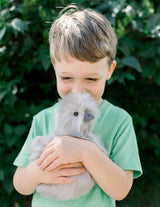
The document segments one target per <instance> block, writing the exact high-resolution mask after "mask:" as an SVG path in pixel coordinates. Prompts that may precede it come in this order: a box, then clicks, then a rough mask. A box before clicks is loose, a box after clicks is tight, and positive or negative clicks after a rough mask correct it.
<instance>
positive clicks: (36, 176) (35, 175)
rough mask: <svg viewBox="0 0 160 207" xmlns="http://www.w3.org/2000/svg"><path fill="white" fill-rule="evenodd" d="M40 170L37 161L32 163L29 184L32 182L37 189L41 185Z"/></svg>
mask: <svg viewBox="0 0 160 207" xmlns="http://www.w3.org/2000/svg"><path fill="white" fill-rule="evenodd" d="M40 171H41V170H40V168H39V166H38V165H37V160H35V161H33V162H31V163H30V164H29V165H28V174H29V178H30V180H29V182H31V183H32V184H33V185H34V186H35V188H36V187H37V186H38V185H39V184H40V183H41V176H40Z"/></svg>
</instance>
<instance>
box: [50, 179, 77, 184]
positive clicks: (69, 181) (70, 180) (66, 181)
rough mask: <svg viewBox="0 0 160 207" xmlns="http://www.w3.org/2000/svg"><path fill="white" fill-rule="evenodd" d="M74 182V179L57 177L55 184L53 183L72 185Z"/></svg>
mask: <svg viewBox="0 0 160 207" xmlns="http://www.w3.org/2000/svg"><path fill="white" fill-rule="evenodd" d="M74 182H76V179H73V178H69V177H59V178H57V179H56V182H55V181H54V184H63V183H66V184H69V183H74Z"/></svg>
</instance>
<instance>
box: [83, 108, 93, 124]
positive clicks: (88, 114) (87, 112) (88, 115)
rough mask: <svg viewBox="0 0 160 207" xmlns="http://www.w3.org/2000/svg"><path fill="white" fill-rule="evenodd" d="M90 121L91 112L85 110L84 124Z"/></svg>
mask: <svg viewBox="0 0 160 207" xmlns="http://www.w3.org/2000/svg"><path fill="white" fill-rule="evenodd" d="M92 119H94V115H93V114H92V113H91V112H89V111H87V110H86V111H85V113H84V122H88V121H90V120H92Z"/></svg>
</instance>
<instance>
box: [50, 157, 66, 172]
mask: <svg viewBox="0 0 160 207" xmlns="http://www.w3.org/2000/svg"><path fill="white" fill-rule="evenodd" d="M63 164H67V163H64V161H63V160H62V159H61V158H60V157H57V159H55V160H54V161H53V162H52V163H50V165H48V166H47V168H46V170H47V171H49V172H50V171H52V170H54V169H56V168H58V167H59V166H61V165H63Z"/></svg>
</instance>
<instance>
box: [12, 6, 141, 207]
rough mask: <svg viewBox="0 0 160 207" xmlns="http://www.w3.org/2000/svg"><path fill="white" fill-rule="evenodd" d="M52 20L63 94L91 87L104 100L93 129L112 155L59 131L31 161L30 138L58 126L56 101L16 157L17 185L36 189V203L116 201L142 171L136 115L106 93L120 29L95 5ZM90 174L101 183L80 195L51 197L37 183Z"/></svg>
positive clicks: (51, 38) (53, 47) (28, 190)
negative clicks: (105, 96)
mask: <svg viewBox="0 0 160 207" xmlns="http://www.w3.org/2000/svg"><path fill="white" fill-rule="evenodd" d="M62 12H63V14H61V16H60V17H59V18H58V19H57V20H56V21H55V22H54V23H53V25H52V27H51V29H50V33H49V42H50V56H51V61H52V64H53V66H54V69H55V74H56V80H57V90H58V93H59V95H60V97H61V98H63V97H64V96H66V95H67V94H69V93H72V92H89V93H90V94H91V95H92V96H93V97H94V98H95V100H96V101H97V103H98V104H99V111H100V117H99V119H98V120H97V123H96V126H95V128H94V133H95V134H97V135H100V137H101V141H102V143H103V144H104V146H105V148H106V150H107V152H108V156H106V155H105V154H104V153H103V152H102V151H101V150H100V149H99V148H98V147H97V146H96V145H95V144H94V143H91V142H89V141H87V140H82V139H76V138H74V137H70V136H67V135H66V136H62V137H56V138H54V139H53V141H52V142H51V143H49V144H48V145H47V147H46V148H45V149H44V151H43V153H42V155H41V157H40V158H39V159H38V160H36V161H33V162H31V163H29V161H28V159H29V155H30V149H29V147H30V143H31V141H32V140H33V138H34V137H35V136H38V135H47V134H51V133H52V132H53V131H54V122H55V120H54V119H55V113H56V110H57V104H55V105H54V106H52V107H50V108H48V109H45V110H43V111H42V112H40V113H39V114H37V115H36V116H35V117H34V118H33V122H32V127H31V130H30V133H29V135H28V138H27V140H26V142H25V144H24V146H23V148H22V150H21V152H20V154H19V155H18V157H17V158H16V160H15V162H14V164H15V165H16V166H18V168H17V170H16V172H15V175H14V181H13V182H14V186H15V188H16V190H17V191H18V192H19V193H21V194H24V195H29V194H32V193H34V195H33V200H32V206H33V207H35V206H36V207H37V206H38V207H41V206H43V207H44V206H45V207H50V206H55V207H64V206H69V207H72V206H74V207H81V206H82V205H84V206H85V207H91V206H92V207H99V206H101V207H103V206H105V207H107V206H108V207H113V206H115V200H122V199H123V198H125V197H126V195H127V194H128V192H129V191H130V189H131V186H132V183H133V178H137V177H139V176H140V175H141V174H142V169H141V164H140V160H139V155H138V148H137V142H136V137H135V133H134V129H133V124H132V119H131V117H130V116H129V115H128V113H127V112H125V111H124V110H122V109H120V108H119V107H115V106H113V105H112V104H111V103H109V102H108V101H106V100H103V99H102V95H103V92H104V88H105V82H106V80H109V79H110V77H111V75H112V73H113V71H114V69H115V67H116V61H115V54H116V43H117V39H116V35H115V33H114V31H113V29H112V27H111V25H110V23H109V22H108V20H107V19H106V18H105V17H104V16H102V15H100V14H98V13H97V12H94V11H87V10H83V11H79V10H78V9H77V8H76V7H67V8H65V9H64V10H63V11H62ZM85 170H88V172H89V173H90V174H91V176H92V177H93V178H94V180H95V181H96V183H97V185H96V186H95V187H93V189H92V190H91V191H90V192H89V193H88V194H87V195H85V196H82V197H80V198H78V199H76V200H69V201H57V200H52V199H47V198H45V197H42V196H41V195H40V194H38V193H37V192H36V191H35V189H36V187H37V186H38V185H39V184H40V183H46V184H49V183H54V184H56V183H71V182H76V181H75V180H72V179H71V178H70V176H72V175H78V174H82V173H83V172H84V171H85Z"/></svg>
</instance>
